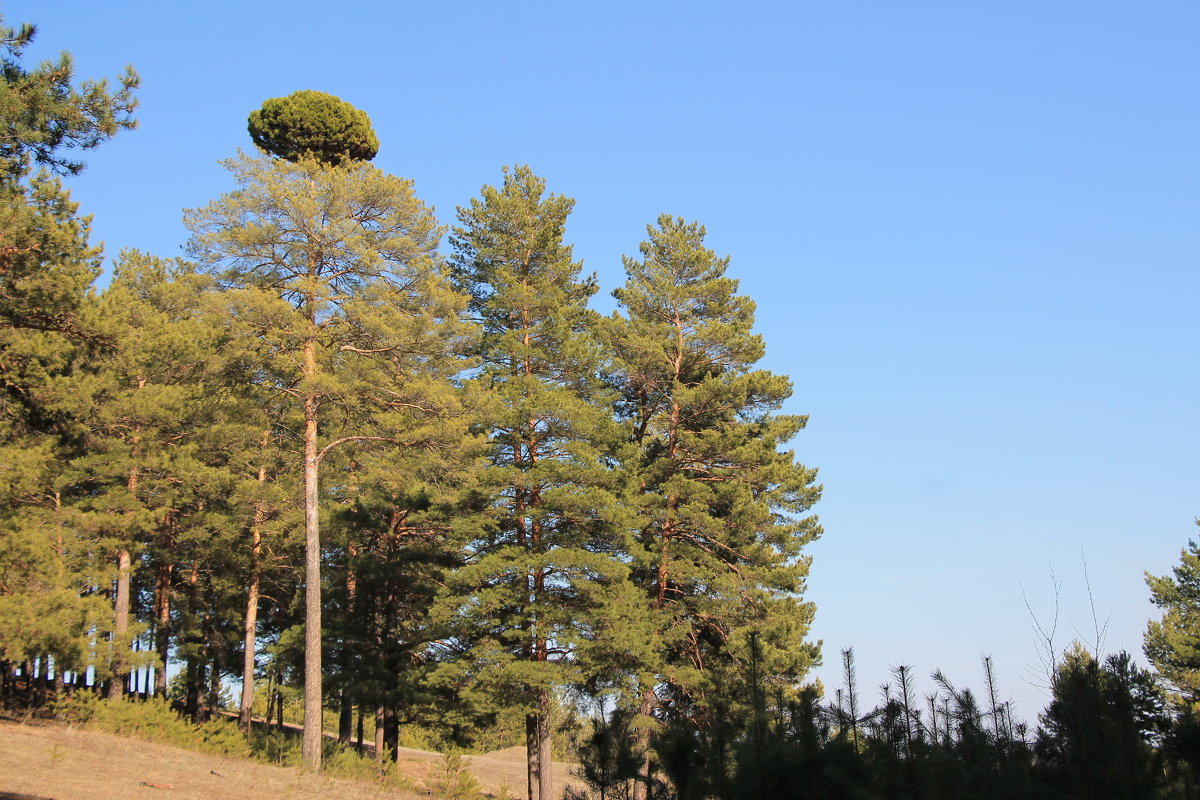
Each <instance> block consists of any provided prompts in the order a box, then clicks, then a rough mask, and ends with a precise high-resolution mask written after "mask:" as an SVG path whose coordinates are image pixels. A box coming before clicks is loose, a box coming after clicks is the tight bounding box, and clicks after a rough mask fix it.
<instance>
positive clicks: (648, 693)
mask: <svg viewBox="0 0 1200 800" xmlns="http://www.w3.org/2000/svg"><path fill="white" fill-rule="evenodd" d="M657 699H658V698H657V697H655V695H654V689H653V687H651V688H649V689H646V690H645V691H644V692H642V703H641V706H640V707H639V708H638V715H639V717H640V719H639V720H638V722H639V725H638V728H637V733H636V734H635V735H636V747H637V758H638V759H639V761H640V763H639V764H638V777H637V780H635V781H634V782H633V800H646V798H647V797H648V796H649V793H650V721H651V719H652V717H651V715H652V714H653V713H654V705H655V702H656V701H657Z"/></svg>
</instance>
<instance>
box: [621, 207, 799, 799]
mask: <svg viewBox="0 0 1200 800" xmlns="http://www.w3.org/2000/svg"><path fill="white" fill-rule="evenodd" d="M648 231H649V239H648V240H647V241H646V242H644V243H643V244H642V245H641V256H642V258H641V259H640V260H637V259H632V258H626V259H625V269H626V271H627V273H628V280H627V282H626V283H625V285H624V286H623V287H622V288H621V289H618V290H617V291H615V292H614V293H613V294H614V296H615V297H616V298H617V300H618V301H619V302H620V305H621V308H622V309H624V311H625V313H626V315H627V316H626V318H624V319H622V318H619V317H617V318H614V320H613V325H612V330H613V332H612V337H613V344H614V347H613V349H614V351H615V352H616V353H617V354H618V356H617V363H616V376H617V381H618V383H619V385H620V387H621V389H622V395H623V396H622V400H621V403H620V405H619V410H620V412H621V416H622V418H623V419H625V420H627V421H628V423H629V424H630V425H631V438H632V442H633V444H634V445H635V450H634V452H633V453H631V454H630V455H629V457H627V458H626V460H625V463H624V468H625V470H626V472H627V473H628V480H629V484H630V486H631V492H632V496H631V498H630V500H629V506H630V508H631V511H632V513H633V514H634V515H635V518H636V521H635V523H634V527H635V530H636V536H635V539H636V544H635V546H634V548H633V550H632V553H631V555H632V558H633V580H634V582H635V583H636V585H637V586H638V587H639V589H640V590H641V592H642V593H643V595H644V597H645V599H646V602H647V603H648V605H649V607H650V613H651V620H652V621H651V628H650V630H651V631H652V634H651V637H650V638H651V640H653V641H654V642H656V643H657V645H658V649H657V652H655V653H654V654H653V656H652V657H651V658H650V659H648V660H646V661H644V662H643V663H642V664H641V665H640V666H639V672H640V674H638V676H637V691H638V693H639V695H640V698H641V712H642V714H643V715H645V716H648V715H649V714H650V713H651V712H652V711H653V709H654V707H655V706H656V705H657V704H658V703H659V702H660V701H661V700H662V699H664V698H669V699H670V700H671V701H672V706H673V707H674V708H676V709H681V710H682V709H687V708H689V707H690V708H691V709H692V710H691V711H687V712H685V713H688V714H696V715H698V717H697V721H699V722H701V723H703V722H704V718H705V715H706V713H708V712H706V708H705V706H706V701H705V697H706V696H708V697H711V696H713V694H714V692H716V691H717V688H718V684H717V681H718V680H719V676H720V675H721V674H722V670H723V669H728V665H730V664H732V663H734V662H736V661H745V660H746V659H747V658H748V657H749V655H750V652H749V647H750V643H751V641H754V642H756V644H755V648H756V653H757V655H756V658H757V659H758V660H759V661H760V662H761V668H762V670H763V672H764V674H765V675H768V676H770V677H771V679H772V680H773V681H776V682H782V683H783V684H786V685H791V684H794V683H795V682H796V681H797V680H798V679H799V677H800V676H802V675H803V674H804V673H805V671H806V670H807V669H808V668H809V667H810V666H811V665H812V664H813V663H814V662H815V660H816V658H817V651H816V648H815V647H814V646H813V645H811V644H808V643H806V642H805V641H804V637H805V634H806V633H807V630H808V626H809V622H810V621H811V619H812V614H813V607H812V604H811V603H807V602H804V601H803V600H802V599H801V593H802V592H803V589H804V577H805V575H806V574H807V571H808V564H809V559H808V557H806V556H804V555H803V552H802V550H803V547H804V546H805V545H806V544H808V543H809V542H811V541H812V540H813V539H815V538H816V537H817V536H818V535H819V534H820V527H819V526H818V525H817V521H816V518H815V517H812V516H804V514H805V513H806V512H807V511H808V509H809V507H810V506H811V505H812V504H813V503H814V502H815V501H816V500H817V498H818V497H819V495H820V487H818V486H816V485H814V479H815V476H816V471H815V470H812V469H808V468H806V467H804V466H802V465H800V464H798V463H796V460H795V456H794V455H793V454H792V453H791V452H788V451H783V450H781V448H782V447H783V446H785V445H786V443H787V442H788V441H789V440H791V439H792V437H793V436H795V434H796V433H798V432H799V431H800V430H801V429H802V428H803V427H804V423H805V418H803V417H797V416H787V415H781V414H778V413H777V412H778V410H779V408H780V406H781V405H782V403H783V401H784V400H785V399H787V397H788V396H789V395H790V394H791V385H790V383H789V381H788V379H787V378H786V377H783V376H777V375H772V374H771V373H769V372H766V371H764V370H756V369H754V368H753V367H754V364H755V363H756V362H757V361H758V360H759V359H760V358H761V357H762V355H763V351H764V346H763V341H762V339H761V337H759V336H757V335H755V334H753V333H752V332H751V327H752V325H753V321H754V304H753V302H752V301H751V300H750V299H749V298H747V297H743V296H739V295H737V294H736V292H737V282H736V281H735V280H733V279H732V278H729V277H727V276H726V274H725V273H726V269H727V267H728V263H729V259H728V258H719V257H717V256H716V255H715V254H714V253H713V252H712V251H711V250H709V249H707V248H705V247H704V246H703V241H704V235H705V231H704V228H703V227H702V226H700V225H698V224H695V223H685V222H684V221H683V220H682V219H679V218H673V217H671V216H669V215H663V216H661V217H659V220H658V224H657V226H656V227H650V226H648ZM752 637H753V638H752ZM710 710H711V709H710ZM643 725H645V723H643ZM643 738H647V734H646V733H643ZM645 785H646V784H645V782H643V784H642V788H641V789H640V791H643V792H644V786H645ZM643 796H644V795H643Z"/></svg>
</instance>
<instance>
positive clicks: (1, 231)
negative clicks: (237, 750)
mask: <svg viewBox="0 0 1200 800" xmlns="http://www.w3.org/2000/svg"><path fill="white" fill-rule="evenodd" d="M35 34H36V31H35V28H34V27H33V26H32V25H28V24H26V25H22V26H20V27H19V28H18V29H11V28H6V27H3V26H2V25H0V128H2V129H3V135H0V465H3V466H0V487H2V488H0V554H3V555H0V642H3V646H2V649H3V653H0V658H2V659H5V660H14V659H26V658H33V657H37V656H42V657H45V656H47V655H49V656H50V657H51V658H52V659H53V660H54V665H55V674H56V676H57V677H58V678H59V679H61V676H62V671H63V669H65V668H69V669H74V670H78V669H82V668H84V667H86V666H88V665H90V664H91V662H92V659H93V656H94V654H93V653H91V652H90V651H91V644H90V641H89V639H88V637H86V636H85V635H83V634H82V633H81V631H86V630H89V629H90V628H92V627H95V626H98V625H102V622H101V620H102V618H103V616H104V612H103V603H102V602H101V601H100V598H99V597H98V596H97V595H95V594H94V593H92V592H91V590H92V584H91V582H90V579H89V578H88V575H89V574H90V573H91V572H92V571H91V570H90V569H89V559H88V556H87V545H86V542H85V541H84V540H83V539H81V537H80V535H79V532H78V531H77V530H76V529H75V528H73V527H72V526H71V525H70V524H69V523H68V517H69V510H68V509H67V508H66V506H65V505H64V502H63V501H64V497H63V490H64V487H63V479H62V471H63V464H64V463H65V461H66V460H67V459H68V458H70V457H72V456H75V455H77V454H78V453H79V447H80V439H79V436H78V431H77V430H76V426H75V414H76V413H78V412H80V411H81V410H82V406H81V404H80V403H79V399H78V396H77V394H78V393H77V392H76V391H75V387H74V384H73V376H74V374H75V372H76V370H77V369H79V368H80V366H81V365H83V364H85V363H86V362H87V361H88V360H89V356H94V355H95V349H96V348H97V346H99V345H100V344H101V342H100V341H98V339H97V337H95V336H94V335H93V334H92V332H91V331H90V327H89V324H88V323H87V322H86V321H85V320H84V319H83V317H84V316H85V315H86V309H85V308H84V305H85V295H86V292H87V289H88V287H89V286H90V285H91V283H92V281H93V280H94V279H95V277H96V276H97V275H98V274H99V268H100V250H99V248H94V247H92V246H90V245H89V243H88V234H89V229H90V224H89V220H88V218H86V217H80V216H78V213H77V211H78V209H77V206H76V204H75V203H73V202H71V199H70V195H69V193H68V192H67V191H66V189H65V188H64V187H63V185H62V183H61V182H60V181H59V180H58V179H57V178H56V177H54V176H53V175H52V173H59V174H75V173H78V172H79V171H81V170H82V169H83V162H82V161H80V160H78V158H77V156H76V155H75V151H77V150H80V149H89V148H92V147H95V146H97V145H98V144H100V143H101V142H103V141H105V140H106V139H108V138H110V137H111V136H113V135H114V134H115V133H116V132H117V131H118V130H120V129H122V128H131V127H133V126H134V124H135V122H134V119H133V117H132V112H133V110H134V109H135V107H136V105H137V103H136V100H135V99H134V96H133V92H134V90H135V89H136V87H137V83H138V79H137V76H136V74H135V73H133V71H132V70H127V71H126V74H125V75H124V76H123V77H122V78H121V79H120V84H121V86H120V88H119V89H117V90H116V91H115V92H111V91H109V88H108V85H107V83H106V82H105V81H103V80H101V81H91V80H85V81H82V82H79V83H76V82H75V76H74V71H73V68H72V62H71V58H70V56H69V55H68V54H66V53H63V54H62V55H60V57H59V58H58V60H57V61H56V62H46V63H43V64H42V65H40V66H38V67H37V68H35V69H28V68H26V67H25V65H24V64H23V63H22V60H23V58H24V51H25V49H26V48H27V47H28V46H29V44H30V43H31V42H32V41H33V39H34V37H35ZM35 165H37V166H38V167H42V168H43V169H41V170H40V171H39V172H37V173H36V174H35V173H34V172H33V169H34V166H35Z"/></svg>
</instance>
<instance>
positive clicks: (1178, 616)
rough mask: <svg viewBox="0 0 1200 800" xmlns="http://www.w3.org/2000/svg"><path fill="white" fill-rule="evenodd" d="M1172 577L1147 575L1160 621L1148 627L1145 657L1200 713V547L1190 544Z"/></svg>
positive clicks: (1184, 702)
mask: <svg viewBox="0 0 1200 800" xmlns="http://www.w3.org/2000/svg"><path fill="white" fill-rule="evenodd" d="M1172 573H1173V574H1172V575H1165V576H1162V577H1156V576H1154V575H1150V574H1147V575H1146V583H1147V585H1149V587H1150V601H1151V602H1152V603H1154V605H1156V606H1157V607H1158V608H1160V609H1162V611H1163V616H1162V619H1161V620H1155V621H1152V622H1150V624H1149V625H1148V626H1147V628H1146V642H1145V650H1146V657H1147V658H1149V659H1150V663H1151V664H1153V665H1154V668H1155V669H1156V670H1158V673H1159V674H1160V675H1161V676H1162V677H1163V678H1165V679H1166V681H1167V683H1168V684H1169V685H1170V686H1171V688H1172V689H1173V690H1174V692H1175V693H1176V694H1177V697H1178V700H1179V702H1180V704H1181V705H1182V706H1183V707H1185V708H1190V709H1191V710H1192V711H1193V712H1194V713H1197V714H1200V544H1197V543H1196V542H1195V541H1189V542H1188V546H1187V547H1186V548H1184V549H1183V550H1182V551H1181V552H1180V554H1179V565H1178V566H1176V567H1174V568H1173V569H1172Z"/></svg>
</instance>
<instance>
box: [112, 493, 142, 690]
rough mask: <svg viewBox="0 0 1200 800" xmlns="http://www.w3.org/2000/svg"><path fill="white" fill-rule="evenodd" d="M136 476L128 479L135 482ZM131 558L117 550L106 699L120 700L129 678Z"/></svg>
mask: <svg viewBox="0 0 1200 800" xmlns="http://www.w3.org/2000/svg"><path fill="white" fill-rule="evenodd" d="M136 480H137V479H136V477H134V476H131V477H130V481H131V482H133V483H136ZM131 571H132V559H131V558H130V555H129V551H128V550H126V549H124V548H122V549H121V550H119V551H118V552H117V598H116V603H115V609H114V610H115V612H116V613H115V620H114V622H113V643H114V648H113V650H114V656H113V675H112V679H111V680H110V681H109V682H108V699H109V700H115V701H120V700H121V698H122V697H124V694H125V681H126V680H127V679H128V678H129V672H128V668H127V667H126V664H128V661H129V660H128V658H127V657H126V656H125V655H124V647H125V637H126V636H127V635H128V633H129V575H130V572H131Z"/></svg>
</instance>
